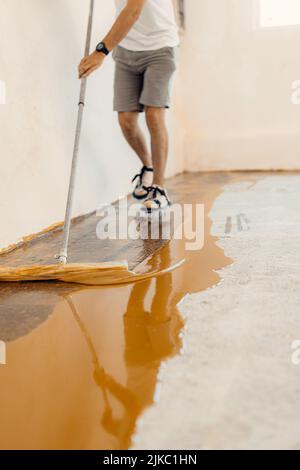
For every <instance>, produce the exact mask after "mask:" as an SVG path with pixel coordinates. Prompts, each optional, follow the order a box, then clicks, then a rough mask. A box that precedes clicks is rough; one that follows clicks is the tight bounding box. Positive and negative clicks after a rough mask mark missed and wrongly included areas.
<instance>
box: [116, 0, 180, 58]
mask: <svg viewBox="0 0 300 470" xmlns="http://www.w3.org/2000/svg"><path fill="white" fill-rule="evenodd" d="M115 4H116V7H117V15H119V13H120V12H121V11H122V10H123V8H124V7H125V5H126V0H115ZM178 44H179V34H178V27H177V23H176V19H175V11H174V6H173V2H172V0H147V1H146V4H145V6H144V8H143V11H142V13H141V15H140V17H139V19H138V20H137V21H136V23H135V24H134V26H133V27H132V29H131V30H130V31H129V33H128V35H127V36H126V38H125V39H124V40H123V41H122V42H121V43H120V46H122V47H124V48H125V49H129V50H131V51H151V50H156V49H160V48H162V47H175V46H178Z"/></svg>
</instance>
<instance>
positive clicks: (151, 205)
mask: <svg viewBox="0 0 300 470" xmlns="http://www.w3.org/2000/svg"><path fill="white" fill-rule="evenodd" d="M148 189H149V195H148V197H147V199H146V200H145V202H144V203H143V206H144V208H145V210H146V211H147V212H148V213H151V212H155V211H158V210H164V209H166V208H167V207H170V205H171V202H170V199H169V198H168V194H167V191H166V190H165V189H163V188H162V187H160V186H157V185H154V186H151V187H150V188H148Z"/></svg>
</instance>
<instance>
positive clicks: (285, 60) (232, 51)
mask: <svg viewBox="0 0 300 470" xmlns="http://www.w3.org/2000/svg"><path fill="white" fill-rule="evenodd" d="M282 2H283V4H284V0H282ZM185 3H186V14H187V19H186V23H187V31H186V35H185V39H184V42H183V45H182V64H181V65H182V71H181V73H182V83H181V84H182V92H183V97H182V102H183V111H182V113H181V122H182V126H184V128H185V166H186V169H187V170H190V171H195V170H214V169H250V168H259V169H270V168H286V169H290V168H291V169H293V168H298V169H299V168H300V158H299V149H300V126H299V120H300V106H295V105H292V104H291V84H292V82H293V81H294V80H296V79H299V78H300V61H299V51H298V49H299V48H298V44H299V43H300V26H292V27H289V26H287V27H282V28H271V29H261V28H259V25H258V22H257V19H258V6H259V0H201V1H199V0H186V2H185Z"/></svg>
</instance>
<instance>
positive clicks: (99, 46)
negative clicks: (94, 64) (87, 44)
mask: <svg viewBox="0 0 300 470" xmlns="http://www.w3.org/2000/svg"><path fill="white" fill-rule="evenodd" d="M103 49H104V46H103V44H102V42H100V44H98V46H97V51H98V52H101V51H103Z"/></svg>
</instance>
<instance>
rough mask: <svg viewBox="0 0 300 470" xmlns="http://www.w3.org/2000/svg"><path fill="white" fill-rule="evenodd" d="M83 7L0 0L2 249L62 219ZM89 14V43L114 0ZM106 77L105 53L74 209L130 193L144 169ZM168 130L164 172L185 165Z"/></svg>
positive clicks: (92, 87)
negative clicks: (127, 138) (123, 127)
mask: <svg viewBox="0 0 300 470" xmlns="http://www.w3.org/2000/svg"><path fill="white" fill-rule="evenodd" d="M88 7H89V1H88V0H51V1H49V0H0V80H3V81H5V83H6V87H7V102H6V104H5V105H0V129H1V130H0V132H1V133H0V135H1V147H0V156H1V158H0V216H1V231H0V247H4V246H7V245H8V244H10V243H13V242H15V241H16V240H17V239H18V238H19V237H21V236H24V235H27V234H31V233H34V232H37V231H39V230H41V229H43V228H44V227H47V226H49V225H50V224H52V223H54V222H57V221H59V220H62V219H63V217H64V209H65V200H66V194H67V186H68V178H69V169H70V161H71V155H72V147H73V140H74V130H75V123H76V113H77V102H78V93H79V81H78V79H77V76H76V71H77V65H78V63H79V61H80V59H81V57H82V54H83V48H84V42H85V34H86V23H87V14H88ZM95 13H96V14H95V22H94V36H93V45H95V44H96V43H97V42H98V41H99V40H100V39H101V37H102V36H103V34H104V33H105V32H106V31H107V29H108V27H109V26H110V25H111V23H112V21H113V18H114V8H113V1H112V0H105V1H104V0H96V12H95ZM112 78H113V63H112V60H111V58H110V59H109V61H108V63H106V64H105V67H104V68H103V69H102V70H101V71H99V72H98V73H97V74H95V75H94V76H92V77H91V79H90V80H89V83H88V96H87V106H86V109H85V117H84V128H83V136H82V145H81V156H80V161H81V163H80V170H79V173H78V180H77V181H78V186H77V191H76V204H75V213H76V214H81V213H85V212H87V211H90V210H93V209H95V208H96V207H97V206H98V205H99V204H101V203H103V202H110V201H112V200H115V199H116V198H117V197H118V196H119V195H122V194H126V193H127V192H128V191H129V190H130V184H129V182H130V179H131V178H132V176H133V175H134V174H135V172H136V171H137V170H138V169H139V167H140V165H139V163H138V162H137V160H136V158H135V156H134V155H133V154H132V152H131V151H130V150H129V149H128V147H127V145H126V143H125V142H124V141H123V138H122V136H121V132H120V130H119V128H118V125H117V120H116V115H115V114H114V113H113V112H112ZM176 93H178V92H176V89H175V94H176ZM170 121H171V122H170V126H171V128H172V127H173V123H172V119H170ZM174 134H175V136H174V139H173V141H172V142H173V146H172V149H171V158H170V164H169V168H168V175H171V174H174V173H176V172H178V171H181V170H182V168H183V166H182V165H183V162H182V161H180V157H179V158H178V160H177V159H176V160H175V150H174V149H175V148H176V149H177V150H178V152H177V156H178V155H180V152H179V148H180V142H181V138H180V135H179V134H178V133H177V132H176V131H174ZM181 155H182V152H181Z"/></svg>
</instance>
